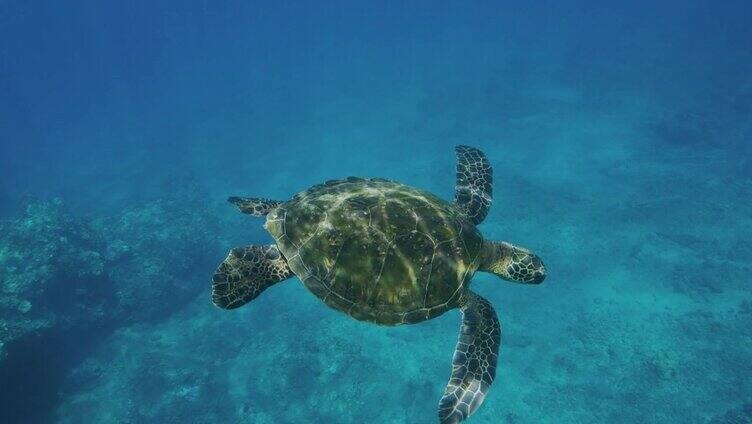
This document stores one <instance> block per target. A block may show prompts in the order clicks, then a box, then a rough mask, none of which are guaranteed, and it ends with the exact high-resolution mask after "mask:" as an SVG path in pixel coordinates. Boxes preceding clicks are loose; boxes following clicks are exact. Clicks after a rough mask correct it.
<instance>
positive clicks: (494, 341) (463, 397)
mask: <svg viewBox="0 0 752 424" xmlns="http://www.w3.org/2000/svg"><path fill="white" fill-rule="evenodd" d="M460 309H461V310H462V327H461V328H460V337H459V341H457V347H456V348H455V351H454V358H453V359H452V377H451V378H450V379H449V384H447V387H446V390H445V391H444V396H443V397H442V398H441V400H440V401H439V420H440V422H441V424H455V423H459V422H460V421H463V420H465V419H467V417H469V416H470V414H472V413H473V412H475V410H476V409H478V407H479V406H480V404H481V403H483V399H484V398H485V396H486V394H487V393H488V389H489V388H490V387H491V383H493V381H494V377H495V376H496V359H497V355H498V353H499V344H500V342H501V326H500V325H499V320H498V319H497V318H496V312H495V311H494V309H493V307H492V306H491V304H490V303H488V301H487V300H486V299H484V298H482V297H480V296H478V295H477V294H475V293H473V292H470V291H468V292H467V294H466V296H465V298H464V302H463V303H462V306H461V307H460Z"/></svg>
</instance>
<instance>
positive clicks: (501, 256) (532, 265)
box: [480, 241, 546, 284]
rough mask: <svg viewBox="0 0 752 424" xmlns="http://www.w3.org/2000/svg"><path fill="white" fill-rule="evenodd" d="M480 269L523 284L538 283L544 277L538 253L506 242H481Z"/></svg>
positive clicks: (544, 270) (544, 269)
mask: <svg viewBox="0 0 752 424" xmlns="http://www.w3.org/2000/svg"><path fill="white" fill-rule="evenodd" d="M480 270H481V271H486V272H490V273H492V274H496V275H498V276H499V277H501V278H503V279H505V280H507V281H513V282H516V283H524V284H540V283H542V282H543V280H544V279H545V278H546V267H545V265H543V261H541V259H540V258H539V257H538V255H536V254H534V253H533V252H531V251H529V250H527V249H524V248H522V247H519V246H515V245H513V244H511V243H506V242H492V241H485V242H484V243H483V259H482V261H481V265H480Z"/></svg>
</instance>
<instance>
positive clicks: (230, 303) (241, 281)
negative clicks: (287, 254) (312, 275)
mask: <svg viewBox="0 0 752 424" xmlns="http://www.w3.org/2000/svg"><path fill="white" fill-rule="evenodd" d="M291 276H292V271H291V270H290V268H289V267H288V266H287V261H286V260H285V258H284V257H283V256H282V254H281V253H279V249H277V246H274V245H269V246H247V247H238V248H235V249H232V250H230V253H229V254H228V255H227V259H225V261H224V262H222V263H221V264H220V265H219V268H217V272H215V273H214V277H213V278H212V302H214V304H215V305H217V306H219V307H220V308H223V309H235V308H237V307H240V306H243V305H245V304H246V303H248V302H250V301H251V300H253V299H255V298H256V297H257V296H258V295H259V294H261V292H262V291H264V290H266V289H267V288H268V287H270V286H271V285H273V284H275V283H277V282H280V281H282V280H284V279H287V278H289V277H291Z"/></svg>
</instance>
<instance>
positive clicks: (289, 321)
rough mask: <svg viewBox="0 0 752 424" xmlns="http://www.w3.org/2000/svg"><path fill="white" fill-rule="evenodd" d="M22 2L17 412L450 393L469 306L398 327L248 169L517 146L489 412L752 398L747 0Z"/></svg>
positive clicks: (687, 413) (749, 414)
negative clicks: (319, 274)
mask: <svg viewBox="0 0 752 424" xmlns="http://www.w3.org/2000/svg"><path fill="white" fill-rule="evenodd" d="M218 3H219V2H209V1H205V2H199V1H183V2H176V1H138V2H122V4H115V3H113V2H95V1H81V2H73V3H71V2H40V1H2V2H0V220H1V221H2V223H0V422H9V423H15V422H19V423H25V422H60V423H82V422H96V423H104V422H113V423H114V422H117V423H121V422H129V423H141V422H196V423H209V422H247V423H264V424H267V423H303V422H314V423H319V422H321V423H410V424H421V423H433V422H437V420H436V407H437V406H436V405H437V402H438V399H439V398H440V397H441V394H442V393H443V389H444V385H445V384H446V381H447V379H448V377H449V372H450V364H451V358H452V351H453V348H454V345H455V342H456V337H457V333H458V329H459V320H460V317H459V313H458V312H457V311H450V312H448V313H446V314H444V315H442V316H441V317H439V318H436V319H433V320H431V321H427V322H424V323H421V324H417V325H411V326H400V327H394V328H386V327H379V326H375V325H369V324H365V323H361V322H357V321H355V320H353V319H351V318H349V317H347V316H346V315H344V314H341V313H338V312H336V311H334V310H332V309H329V308H327V307H326V306H325V305H324V304H323V303H322V302H321V301H319V300H318V299H317V298H316V297H314V296H313V295H312V294H311V293H309V292H308V291H307V290H306V289H305V288H304V287H303V286H302V285H301V284H300V282H299V280H298V279H291V280H288V281H286V282H284V283H280V284H278V285H276V286H274V287H272V288H270V289H269V290H268V291H266V292H264V293H263V294H262V295H261V296H260V297H259V298H258V299H256V300H254V301H253V302H252V303H251V304H249V305H246V306H245V307H243V308H240V309H238V310H234V311H224V310H220V309H218V308H216V307H214V306H213V305H212V304H211V300H210V279H211V275H212V273H213V272H214V269H215V267H216V266H217V264H218V263H219V262H221V260H222V259H223V258H224V257H225V255H226V253H227V250H228V249H230V248H232V247H237V246H245V245H249V244H265V243H270V242H271V240H272V239H271V237H270V236H269V235H268V234H267V233H266V232H265V231H264V230H263V228H262V226H261V225H262V223H263V220H260V219H258V218H252V217H249V216H247V215H242V214H239V213H237V211H235V210H234V209H233V208H232V207H231V206H230V205H228V204H226V203H225V199H226V198H227V196H230V195H241V196H258V197H267V198H271V199H278V200H286V199H289V198H290V197H291V196H292V195H293V194H295V193H296V192H298V191H301V190H303V189H306V188H307V187H309V186H311V185H313V184H316V183H319V182H322V181H325V180H328V179H333V178H342V177H346V176H350V175H355V176H365V177H384V178H389V179H393V180H397V181H400V182H403V183H406V184H409V185H412V186H416V187H420V188H423V189H426V190H429V191H431V192H433V193H435V194H437V195H439V196H441V197H443V198H445V199H448V200H451V199H452V196H453V191H454V184H455V176H454V166H455V164H454V153H453V146H455V145H458V144H467V145H472V146H476V147H478V148H480V149H481V150H483V151H484V152H485V153H486V154H487V156H488V157H489V159H490V161H491V163H492V165H493V167H494V177H495V187H494V203H493V206H492V209H491V212H490V214H489V215H488V217H487V218H486V220H485V222H484V223H483V224H481V225H480V227H479V228H480V230H481V232H482V233H483V235H484V237H486V238H488V239H491V240H506V241H510V242H514V243H519V244H521V245H523V246H526V247H529V248H531V249H533V250H534V251H535V252H536V253H538V254H540V255H541V256H542V257H543V259H544V261H545V262H546V265H547V266H548V269H549V275H548V278H547V280H546V281H545V282H544V283H543V284H542V285H540V286H525V285H517V284H512V283H506V282H504V281H501V280H499V279H497V278H496V277H494V276H492V275H490V274H483V273H478V274H476V276H475V278H474V280H473V281H474V283H473V286H472V287H473V290H474V291H476V292H477V293H479V294H481V295H482V296H484V297H485V298H487V299H488V300H489V301H490V302H491V303H492V304H493V305H494V306H495V308H496V310H497V311H498V314H499V318H500V320H501V323H502V327H503V335H502V348H501V351H500V359H499V368H498V375H497V379H496V382H495V383H494V386H493V388H492V390H491V391H490V393H489V395H488V396H487V397H486V400H485V403H484V404H483V406H482V407H481V408H480V409H479V410H478V412H477V413H476V414H474V415H473V416H472V417H471V418H470V419H469V420H468V422H470V423H540V422H555V423H616V422H619V423H632V422H648V423H652V422H656V423H657V422H661V423H666V422H676V423H705V422H713V423H727V422H734V423H749V422H752V286H750V283H751V282H752V280H751V279H750V271H752V247H750V243H749V240H750V239H752V206H750V205H751V204H752V202H750V201H749V199H750V198H752V156H751V154H752V49H750V40H752V3H750V2H748V1H727V2H720V3H722V4H716V3H719V2H710V1H683V2H678V1H662V2H647V1H645V2H642V1H640V2H615V1H599V2H595V1H593V2H590V1H577V2H575V1H566V2H564V1H562V2H535V4H530V3H529V2H510V1H505V2H495V1H494V2H473V3H472V4H470V3H468V4H459V2H458V3H457V4H455V3H452V2H349V1H332V2H224V3H222V4H218Z"/></svg>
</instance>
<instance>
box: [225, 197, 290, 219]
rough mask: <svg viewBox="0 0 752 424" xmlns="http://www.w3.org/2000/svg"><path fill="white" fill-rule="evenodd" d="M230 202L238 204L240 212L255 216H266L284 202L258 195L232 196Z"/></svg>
mask: <svg viewBox="0 0 752 424" xmlns="http://www.w3.org/2000/svg"><path fill="white" fill-rule="evenodd" d="M227 201H228V202H230V203H232V204H233V205H235V206H237V207H238V209H240V212H243V213H247V214H249V215H253V216H266V215H267V214H268V213H269V212H271V210H272V209H274V208H276V207H277V205H279V204H280V203H282V202H278V201H276V200H269V199H261V198H257V197H234V196H233V197H230V198H229V199H227Z"/></svg>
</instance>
